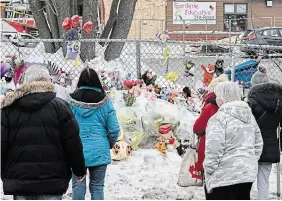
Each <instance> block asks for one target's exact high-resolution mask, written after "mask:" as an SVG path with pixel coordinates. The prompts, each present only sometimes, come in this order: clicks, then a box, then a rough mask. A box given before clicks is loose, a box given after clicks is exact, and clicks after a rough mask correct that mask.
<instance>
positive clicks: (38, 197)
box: [14, 195, 63, 200]
mask: <svg viewBox="0 0 282 201" xmlns="http://www.w3.org/2000/svg"><path fill="white" fill-rule="evenodd" d="M62 199H63V195H28V196H21V195H14V200H62Z"/></svg>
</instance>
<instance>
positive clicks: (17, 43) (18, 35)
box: [1, 32, 37, 47]
mask: <svg viewBox="0 0 282 201" xmlns="http://www.w3.org/2000/svg"><path fill="white" fill-rule="evenodd" d="M1 35H2V36H5V37H6V38H8V39H12V43H13V44H14V45H15V46H18V47H35V46H36V45H37V43H33V42H20V41H17V39H16V38H22V39H36V38H35V37H34V36H32V35H30V34H27V33H20V32H16V33H15V32H1ZM13 38H14V40H13Z"/></svg>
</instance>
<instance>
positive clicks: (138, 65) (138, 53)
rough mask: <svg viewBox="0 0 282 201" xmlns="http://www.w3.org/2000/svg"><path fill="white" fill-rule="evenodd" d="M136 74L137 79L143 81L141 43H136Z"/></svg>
mask: <svg viewBox="0 0 282 201" xmlns="http://www.w3.org/2000/svg"><path fill="white" fill-rule="evenodd" d="M136 72H137V79H141V42H140V40H138V41H136Z"/></svg>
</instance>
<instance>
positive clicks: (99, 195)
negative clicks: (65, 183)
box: [72, 165, 107, 200]
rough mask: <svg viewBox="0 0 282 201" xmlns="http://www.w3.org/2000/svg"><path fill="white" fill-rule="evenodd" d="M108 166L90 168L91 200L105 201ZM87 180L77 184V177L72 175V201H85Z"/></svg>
mask: <svg viewBox="0 0 282 201" xmlns="http://www.w3.org/2000/svg"><path fill="white" fill-rule="evenodd" d="M106 169H107V165H101V166H96V167H88V170H89V173H90V181H89V189H90V193H91V200H104V183H105V175H106ZM85 194H86V178H85V179H84V180H83V181H81V182H80V183H77V177H76V176H75V175H74V174H73V175H72V199H73V200H85Z"/></svg>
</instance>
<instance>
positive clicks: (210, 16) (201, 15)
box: [173, 2, 216, 24]
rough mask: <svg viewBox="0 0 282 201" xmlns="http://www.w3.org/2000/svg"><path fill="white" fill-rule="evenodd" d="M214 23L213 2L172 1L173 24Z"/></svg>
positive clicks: (214, 9) (214, 4) (214, 10)
mask: <svg viewBox="0 0 282 201" xmlns="http://www.w3.org/2000/svg"><path fill="white" fill-rule="evenodd" d="M183 23H184V24H216V3H215V2H173V24H183Z"/></svg>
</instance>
